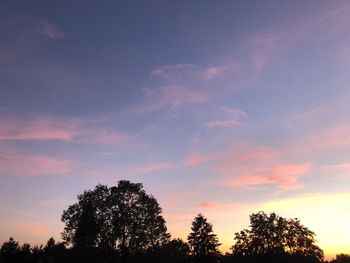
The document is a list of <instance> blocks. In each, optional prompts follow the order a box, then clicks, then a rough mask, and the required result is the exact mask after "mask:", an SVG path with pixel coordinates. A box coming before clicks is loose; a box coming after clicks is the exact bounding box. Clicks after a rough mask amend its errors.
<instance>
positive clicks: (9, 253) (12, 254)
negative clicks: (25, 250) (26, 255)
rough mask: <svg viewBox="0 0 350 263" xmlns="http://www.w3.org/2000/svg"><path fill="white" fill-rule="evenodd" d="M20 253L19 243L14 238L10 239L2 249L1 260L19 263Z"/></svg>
mask: <svg viewBox="0 0 350 263" xmlns="http://www.w3.org/2000/svg"><path fill="white" fill-rule="evenodd" d="M19 252H20V247H19V245H18V242H17V241H15V240H14V239H13V237H10V239H9V240H8V241H6V242H4V243H3V244H2V246H1V249H0V255H1V259H2V260H3V261H4V262H9V263H12V262H18V261H19Z"/></svg>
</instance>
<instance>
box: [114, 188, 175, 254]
mask: <svg viewBox="0 0 350 263" xmlns="http://www.w3.org/2000/svg"><path fill="white" fill-rule="evenodd" d="M109 204H110V208H111V210H112V218H113V220H112V224H113V232H114V237H115V240H116V244H117V247H118V248H119V249H120V251H121V253H122V256H123V257H125V256H126V255H128V254H135V253H137V252H145V251H146V250H147V249H149V248H151V247H155V246H159V245H162V244H163V243H165V242H166V241H168V239H169V237H170V236H169V234H168V233H167V228H166V226H165V220H164V218H163V217H162V215H161V213H162V209H161V208H160V206H159V204H158V202H157V200H156V199H155V198H154V197H153V196H152V195H148V194H146V192H145V191H144V190H143V189H142V184H135V183H131V182H129V181H119V183H118V186H116V187H112V188H111V195H110V202H109Z"/></svg>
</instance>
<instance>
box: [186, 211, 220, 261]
mask: <svg viewBox="0 0 350 263" xmlns="http://www.w3.org/2000/svg"><path fill="white" fill-rule="evenodd" d="M191 230H192V232H191V233H190V234H189V235H188V237H187V239H188V243H189V244H190V247H191V252H192V255H193V256H194V257H195V258H196V259H197V261H200V260H201V259H204V258H208V257H213V256H216V255H218V254H219V251H218V247H219V246H220V245H221V244H220V243H219V241H218V238H217V236H216V235H215V234H214V232H213V226H212V224H210V223H208V222H207V218H205V217H204V216H203V215H202V214H198V215H197V216H196V217H195V218H194V220H193V222H192V227H191Z"/></svg>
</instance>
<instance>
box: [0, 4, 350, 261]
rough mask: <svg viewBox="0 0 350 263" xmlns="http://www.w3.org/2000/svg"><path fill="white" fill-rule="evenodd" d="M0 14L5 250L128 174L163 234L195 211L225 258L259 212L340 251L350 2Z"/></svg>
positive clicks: (0, 185) (19, 7)
mask: <svg viewBox="0 0 350 263" xmlns="http://www.w3.org/2000/svg"><path fill="white" fill-rule="evenodd" d="M0 6H1V8H0V35H1V41H0V95H1V96H0V198H1V199H0V208H1V210H2V211H4V213H2V214H1V215H0V223H1V225H2V226H4V227H2V228H1V230H0V241H1V240H6V239H8V238H9V236H14V238H15V239H17V240H19V241H21V242H24V241H27V242H32V243H41V242H45V241H46V240H47V239H48V238H49V237H50V236H54V237H55V238H57V239H59V236H60V232H61V231H62V229H63V225H62V224H61V223H60V215H61V213H62V210H63V209H66V208H67V207H68V205H70V204H72V203H74V202H75V200H76V199H75V198H76V195H77V194H80V193H81V192H82V191H83V190H85V189H89V188H93V187H94V186H95V185H96V184H98V183H102V184H108V185H113V184H116V182H117V181H118V180H121V179H128V180H131V181H134V182H142V183H143V184H144V187H145V189H146V190H147V191H148V192H149V193H152V194H154V195H155V197H156V198H157V200H158V201H159V203H160V205H161V206H162V207H163V209H164V217H165V219H166V221H167V222H168V228H169V231H170V232H171V234H172V236H173V237H182V238H184V239H185V238H186V235H187V233H188V232H189V231H190V223H191V221H192V219H193V218H194V216H195V215H196V214H197V213H199V212H201V213H203V214H204V215H205V216H207V217H208V220H209V221H210V222H212V223H213V224H214V230H215V231H216V232H217V233H218V235H219V239H220V242H222V243H223V245H222V246H221V250H222V251H227V250H228V248H229V247H230V246H231V245H232V244H233V234H234V232H236V231H239V230H241V229H243V228H245V227H247V225H248V223H249V221H248V219H249V217H248V216H249V214H251V213H253V212H256V211H259V210H266V211H267V212H269V211H276V212H277V213H280V215H281V216H285V217H298V218H300V219H301V221H302V222H303V223H304V224H305V225H306V226H308V227H309V228H310V229H311V230H313V231H315V232H316V234H318V240H319V242H320V246H321V247H322V248H323V249H324V250H325V252H326V255H327V257H332V256H334V254H335V253H340V252H343V253H346V252H349V251H348V248H349V244H350V239H349V238H348V236H347V235H346V233H348V232H349V231H350V229H349V226H348V224H346V222H347V221H348V219H350V205H349V204H348V202H347V200H349V197H350V192H349V191H348V189H349V185H350V181H349V171H350V160H349V153H350V151H349V150H350V136H349V134H350V122H349V117H348V116H349V113H350V108H349V107H348V104H349V99H350V90H349V86H348V85H349V84H348V83H349V66H350V37H349V34H348V32H349V30H350V19H349V17H350V16H349V15H350V5H349V3H348V2H347V1H332V2H330V1H308V2H305V1H293V2H290V1H249V2H247V1H234V2H233V1H220V2H214V1H153V0H152V1H143V2H140V1H138V2H137V1H104V2H103V3H97V2H95V1H74V3H72V2H71V1H59V2H48V1H35V3H33V2H28V1H27V2H22V1H3V2H2V3H1V4H0ZM330 215H333V216H332V217H330Z"/></svg>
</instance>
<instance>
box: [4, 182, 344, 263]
mask: <svg viewBox="0 0 350 263" xmlns="http://www.w3.org/2000/svg"><path fill="white" fill-rule="evenodd" d="M77 199H78V202H77V203H75V204H73V205H70V206H69V207H68V208H67V210H64V211H63V214H62V217H61V221H62V222H64V224H65V226H64V230H63V232H62V239H63V240H64V242H58V243H56V241H55V240H54V239H53V238H50V239H49V240H48V241H47V243H46V245H45V246H43V245H41V246H34V247H31V245H30V244H27V243H24V244H23V245H22V246H19V243H18V242H16V241H15V240H14V239H13V238H12V237H11V238H10V239H9V240H8V241H6V242H4V243H3V245H2V246H1V249H0V262H4V263H6V262H38V263H39V262H40V263H45V262H51V263H52V262H79V261H81V260H83V261H84V262H121V263H125V262H130V263H132V262H135V263H136V262H145V263H146V262H169V263H175V262H179V263H181V262H182V263H185V262H188V263H190V262H237V263H238V262H241V263H244V262H247V263H248V262H249V263H250V262H287V263H288V262H303V263H307V262H310V263H319V262H324V255H323V251H322V249H320V248H319V247H318V246H317V244H316V243H317V242H316V239H315V236H316V234H315V233H314V232H312V231H311V230H309V229H308V228H307V227H305V226H303V225H302V224H301V222H300V220H298V219H297V218H293V219H286V218H283V217H281V216H279V215H277V214H276V213H271V214H269V215H268V214H266V213H265V212H263V211H260V212H258V213H253V214H251V215H250V225H249V227H250V229H244V230H242V231H240V232H237V233H235V234H234V235H233V240H234V241H235V242H234V244H233V246H232V247H231V251H232V253H226V254H225V255H223V254H222V253H221V252H220V251H219V249H218V248H219V246H220V245H221V244H220V243H219V239H218V237H217V235H216V234H215V233H214V230H213V225H212V224H211V223H209V222H208V219H207V218H206V217H205V216H204V215H202V214H198V215H197V216H195V217H194V219H193V221H192V224H191V232H190V233H189V234H188V236H187V242H185V241H183V240H182V239H179V238H175V239H172V238H171V236H170V234H169V233H168V232H167V228H166V222H165V220H164V218H163V216H162V209H161V207H160V206H159V204H158V202H157V200H156V199H155V198H154V197H153V196H152V195H150V194H147V193H146V192H145V191H144V190H143V185H142V184H141V183H131V182H130V181H125V180H122V181H119V182H118V184H117V186H113V187H108V186H106V185H101V184H99V185H97V186H96V187H95V189H94V190H87V191H84V193H83V194H80V195H78V196H77ZM349 258H350V256H348V255H345V254H341V255H338V256H337V257H336V259H334V260H333V261H332V263H343V262H344V263H345V262H349Z"/></svg>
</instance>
